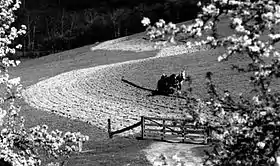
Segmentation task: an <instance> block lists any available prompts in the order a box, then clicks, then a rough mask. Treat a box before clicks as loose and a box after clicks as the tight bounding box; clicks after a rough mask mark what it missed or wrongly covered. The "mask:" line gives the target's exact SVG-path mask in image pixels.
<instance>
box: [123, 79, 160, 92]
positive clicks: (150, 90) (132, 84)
mask: <svg viewBox="0 0 280 166" xmlns="http://www.w3.org/2000/svg"><path fill="white" fill-rule="evenodd" d="M122 81H123V82H125V83H127V84H129V85H131V86H134V87H136V88H139V89H142V90H145V91H149V92H152V93H156V92H157V91H156V90H153V89H149V88H144V87H141V86H139V85H136V84H134V83H133V82H130V81H128V80H126V79H124V78H122Z"/></svg>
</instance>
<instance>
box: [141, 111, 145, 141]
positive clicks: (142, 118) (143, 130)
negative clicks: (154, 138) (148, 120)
mask: <svg viewBox="0 0 280 166" xmlns="http://www.w3.org/2000/svg"><path fill="white" fill-rule="evenodd" d="M144 133H145V117H144V116H141V137H142V139H144Z"/></svg>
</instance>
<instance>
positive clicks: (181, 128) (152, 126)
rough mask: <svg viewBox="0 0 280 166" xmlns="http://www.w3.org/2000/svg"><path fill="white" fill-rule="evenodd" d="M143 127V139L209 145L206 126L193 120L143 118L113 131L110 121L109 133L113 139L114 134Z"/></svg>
mask: <svg viewBox="0 0 280 166" xmlns="http://www.w3.org/2000/svg"><path fill="white" fill-rule="evenodd" d="M138 126H141V138H142V139H154V140H162V141H170V142H184V143H196V144H207V143H208V141H207V139H208V138H209V132H208V128H207V127H206V126H201V125H200V126H197V125H195V122H194V121H193V120H192V119H191V118H189V119H188V118H186V119H179V118H158V117H145V116H142V117H141V121H140V122H137V123H135V124H133V125H131V126H129V127H126V128H124V129H121V130H117V131H111V122H110V120H109V119H108V133H109V137H110V138H112V137H113V135H114V134H118V133H121V132H125V131H128V130H130V129H133V128H135V127H138Z"/></svg>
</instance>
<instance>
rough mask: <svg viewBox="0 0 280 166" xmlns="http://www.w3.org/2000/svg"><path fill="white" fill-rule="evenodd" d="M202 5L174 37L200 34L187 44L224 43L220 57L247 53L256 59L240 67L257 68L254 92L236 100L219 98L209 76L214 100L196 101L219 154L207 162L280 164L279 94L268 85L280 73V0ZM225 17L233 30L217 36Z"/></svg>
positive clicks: (217, 0) (200, 119)
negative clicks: (248, 97)
mask: <svg viewBox="0 0 280 166" xmlns="http://www.w3.org/2000/svg"><path fill="white" fill-rule="evenodd" d="M198 5H199V6H202V10H201V13H199V14H198V16H197V18H196V19H195V20H194V23H193V24H191V25H182V26H181V27H180V28H177V30H176V33H173V34H174V36H175V35H176V34H178V33H184V34H185V36H186V37H187V38H188V37H189V38H194V37H195V38H197V37H200V38H201V39H200V41H195V42H187V43H186V46H187V47H193V46H200V45H210V46H211V47H212V48H216V47H225V48H226V51H225V53H224V54H221V55H219V56H218V61H224V60H227V59H229V58H230V57H231V56H235V55H239V56H244V55H247V56H248V57H249V58H250V59H251V60H252V63H250V64H248V68H246V69H242V70H243V71H248V72H252V71H253V72H252V74H253V76H252V77H251V79H250V81H251V82H252V83H253V85H254V89H255V92H256V94H255V95H254V96H253V97H252V98H251V99H244V98H243V96H242V95H241V96H240V98H238V99H235V100H234V99H233V98H231V96H230V95H226V96H224V97H221V96H219V95H218V94H217V93H216V92H214V91H215V88H213V87H214V86H213V82H211V80H210V81H209V82H210V83H209V85H208V86H209V87H211V88H210V89H211V90H210V91H209V93H210V94H211V95H210V96H211V98H210V101H207V102H206V101H200V102H197V100H196V102H195V107H193V108H194V109H193V112H192V114H193V115H194V117H195V118H196V119H197V121H198V122H199V123H201V124H204V125H209V127H212V129H213V133H212V139H215V140H218V144H215V147H217V149H216V151H215V153H209V154H208V159H207V162H206V163H204V164H205V165H273V164H275V163H276V162H277V163H278V164H280V160H279V151H280V147H279V146H280V138H279V135H280V133H279V132H280V123H279V121H280V113H279V110H280V105H279V102H280V94H279V93H277V92H273V91H272V90H271V88H269V86H270V85H271V83H272V80H273V79H274V78H276V79H277V78H279V77H280V53H279V50H277V49H276V48H275V43H277V42H279V41H280V31H279V24H280V2H279V1H276V0H255V1H250V0H210V1H209V2H205V3H204V4H202V3H201V2H199V3H198ZM221 18H229V20H230V23H229V27H230V28H232V29H233V31H234V32H233V33H232V34H231V35H229V36H225V37H220V36H219V34H218V32H217V25H218V23H219V20H220V19H221ZM145 20H148V19H147V18H145ZM161 22H162V21H161ZM147 23H148V24H145V25H148V26H149V27H148V29H147V30H148V31H147V32H149V29H153V32H155V31H157V29H158V28H157V26H151V25H150V21H148V22H147ZM157 24H158V23H155V25H157ZM160 32H161V34H160V35H155V36H153V38H152V39H154V38H156V37H157V36H164V34H165V31H164V30H161V31H160ZM206 32H207V33H206ZM173 34H172V33H171V35H173ZM148 35H150V33H148ZM173 38H174V37H173ZM237 53H238V54H237ZM209 110H211V111H209ZM217 126H220V127H217Z"/></svg>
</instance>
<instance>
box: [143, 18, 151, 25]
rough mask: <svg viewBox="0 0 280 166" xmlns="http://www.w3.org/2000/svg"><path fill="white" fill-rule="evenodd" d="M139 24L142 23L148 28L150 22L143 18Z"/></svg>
mask: <svg viewBox="0 0 280 166" xmlns="http://www.w3.org/2000/svg"><path fill="white" fill-rule="evenodd" d="M141 23H142V24H143V25H144V26H148V25H150V24H151V21H150V19H149V18H147V17H144V18H143V19H142V21H141Z"/></svg>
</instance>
